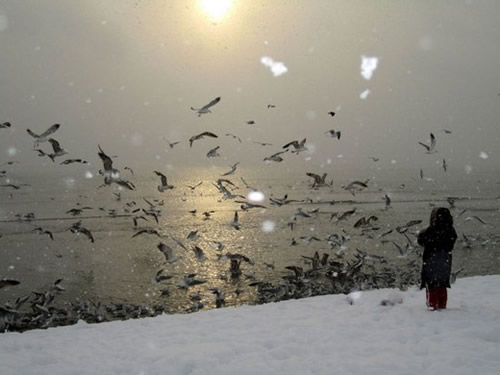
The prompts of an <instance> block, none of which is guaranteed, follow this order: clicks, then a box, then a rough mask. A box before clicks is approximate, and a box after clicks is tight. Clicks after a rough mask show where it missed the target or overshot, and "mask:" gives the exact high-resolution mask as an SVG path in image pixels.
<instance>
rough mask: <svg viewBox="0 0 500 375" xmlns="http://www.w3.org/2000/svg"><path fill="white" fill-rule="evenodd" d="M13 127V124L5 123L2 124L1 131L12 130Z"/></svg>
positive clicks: (0, 125)
mask: <svg viewBox="0 0 500 375" xmlns="http://www.w3.org/2000/svg"><path fill="white" fill-rule="evenodd" d="M11 126H12V124H11V123H10V122H4V123H2V124H0V129H6V128H10V127H11Z"/></svg>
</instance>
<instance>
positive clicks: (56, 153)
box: [35, 138, 68, 162]
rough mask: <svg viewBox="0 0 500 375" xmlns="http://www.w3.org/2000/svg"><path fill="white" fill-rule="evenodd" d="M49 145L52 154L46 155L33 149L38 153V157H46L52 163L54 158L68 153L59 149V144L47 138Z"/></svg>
mask: <svg viewBox="0 0 500 375" xmlns="http://www.w3.org/2000/svg"><path fill="white" fill-rule="evenodd" d="M49 143H50V144H51V146H52V149H53V151H54V152H53V153H52V154H47V153H45V152H44V151H43V150H39V149H35V150H36V151H38V154H39V155H38V156H48V157H49V158H50V160H52V162H54V161H55V158H56V157H58V156H63V155H66V154H67V153H68V151H66V150H65V149H63V148H61V145H60V144H59V142H58V141H56V140H55V139H54V138H49Z"/></svg>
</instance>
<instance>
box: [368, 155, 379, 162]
mask: <svg viewBox="0 0 500 375" xmlns="http://www.w3.org/2000/svg"><path fill="white" fill-rule="evenodd" d="M369 158H370V159H372V160H373V161H374V162H375V163H376V162H377V161H379V160H380V159H379V158H376V157H375V156H370V157H369Z"/></svg>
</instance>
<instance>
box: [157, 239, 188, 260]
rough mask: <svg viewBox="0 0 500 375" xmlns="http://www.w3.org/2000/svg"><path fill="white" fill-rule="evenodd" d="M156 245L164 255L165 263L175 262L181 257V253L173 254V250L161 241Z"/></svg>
mask: <svg viewBox="0 0 500 375" xmlns="http://www.w3.org/2000/svg"><path fill="white" fill-rule="evenodd" d="M156 247H157V248H158V250H160V251H161V252H162V253H163V255H165V260H166V261H167V263H175V262H177V261H178V260H179V259H181V258H182V256H181V255H174V250H173V249H172V248H171V247H170V246H168V245H165V244H164V243H163V242H160V243H159V244H158V245H157V246H156Z"/></svg>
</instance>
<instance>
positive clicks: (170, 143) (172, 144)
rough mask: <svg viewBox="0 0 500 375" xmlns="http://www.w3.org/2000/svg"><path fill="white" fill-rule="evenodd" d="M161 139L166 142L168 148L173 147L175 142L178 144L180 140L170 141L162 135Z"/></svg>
mask: <svg viewBox="0 0 500 375" xmlns="http://www.w3.org/2000/svg"><path fill="white" fill-rule="evenodd" d="M163 140H164V141H165V142H167V143H168V145H169V147H170V148H174V146H175V145H176V144H179V143H180V142H181V141H175V142H170V141H169V140H168V139H167V138H165V137H163Z"/></svg>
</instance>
